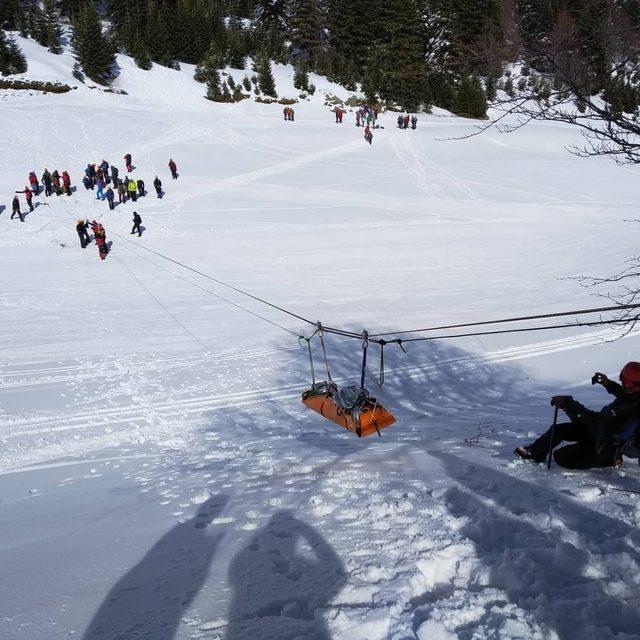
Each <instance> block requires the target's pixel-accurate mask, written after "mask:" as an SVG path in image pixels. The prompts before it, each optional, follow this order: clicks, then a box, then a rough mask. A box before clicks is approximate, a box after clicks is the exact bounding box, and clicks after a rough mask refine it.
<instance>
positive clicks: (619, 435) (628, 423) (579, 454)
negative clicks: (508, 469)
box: [514, 362, 640, 469]
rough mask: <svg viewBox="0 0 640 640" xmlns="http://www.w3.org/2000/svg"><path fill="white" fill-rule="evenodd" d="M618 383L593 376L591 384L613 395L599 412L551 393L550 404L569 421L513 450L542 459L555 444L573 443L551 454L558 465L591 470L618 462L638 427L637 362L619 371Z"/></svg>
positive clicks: (639, 383)
mask: <svg viewBox="0 0 640 640" xmlns="http://www.w3.org/2000/svg"><path fill="white" fill-rule="evenodd" d="M620 382H621V383H622V384H618V383H617V382H614V381H613V380H609V378H607V376H606V375H604V373H600V372H597V373H596V374H595V375H594V376H593V378H592V383H593V384H601V385H602V386H603V387H604V388H605V389H606V390H607V391H608V392H609V393H610V394H611V395H613V396H615V398H616V399H615V400H614V401H613V402H612V403H611V404H608V405H607V406H606V407H604V408H603V409H601V410H600V411H592V410H591V409H587V408H586V407H585V406H584V405H582V404H580V403H579V402H577V401H576V400H574V399H573V398H572V397H571V396H554V397H553V398H552V399H551V405H552V406H554V407H558V409H562V411H564V412H565V413H566V414H567V416H568V417H569V420H570V422H565V423H562V424H557V425H556V426H555V428H554V427H552V428H550V429H548V430H547V431H546V433H544V434H543V435H542V436H540V437H539V438H538V439H537V440H536V441H535V442H534V443H533V444H530V445H527V446H525V447H516V449H515V451H514V453H515V454H516V455H517V456H519V457H520V458H523V459H524V460H531V461H533V462H543V461H544V460H545V459H546V458H547V456H548V454H549V451H550V450H553V449H554V448H555V447H556V445H558V444H560V443H561V442H572V443H574V444H570V445H568V446H565V447H562V448H560V449H558V451H556V452H555V453H554V454H553V457H554V460H555V461H556V462H557V463H558V464H559V465H560V466H561V467H566V468H567V469H590V468H593V467H615V466H618V465H620V464H621V462H622V455H621V446H622V445H624V444H625V442H627V441H630V440H631V439H632V438H633V437H634V435H635V433H636V431H638V428H639V427H640V362H628V363H627V364H626V365H625V366H624V367H623V368H622V371H621V372H620ZM552 431H553V439H552V436H551V432H552Z"/></svg>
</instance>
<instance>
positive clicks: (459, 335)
mask: <svg viewBox="0 0 640 640" xmlns="http://www.w3.org/2000/svg"><path fill="white" fill-rule="evenodd" d="M628 322H630V321H629V320H621V319H617V320H597V321H595V322H574V323H567V324H553V325H547V326H544V327H523V328H521V329H501V330H498V331H476V332H472V333H456V334H454V335H446V336H426V337H424V338H407V339H406V340H402V342H403V343H404V342H428V341H430V340H446V339H447V338H469V337H472V336H495V335H500V334H505V333H527V332H529V331H547V330H549V329H567V328H569V327H599V326H602V325H607V324H627V323H628Z"/></svg>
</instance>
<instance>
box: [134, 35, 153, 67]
mask: <svg viewBox="0 0 640 640" xmlns="http://www.w3.org/2000/svg"><path fill="white" fill-rule="evenodd" d="M130 53H131V56H132V57H133V61H134V62H135V63H136V65H137V66H138V67H139V68H140V69H144V70H145V71H148V70H149V69H151V67H153V63H152V62H151V56H150V55H149V51H148V49H147V45H146V44H145V42H144V40H143V38H142V36H141V35H140V33H139V32H138V33H137V34H136V37H135V40H134V41H133V46H132V49H131V51H130Z"/></svg>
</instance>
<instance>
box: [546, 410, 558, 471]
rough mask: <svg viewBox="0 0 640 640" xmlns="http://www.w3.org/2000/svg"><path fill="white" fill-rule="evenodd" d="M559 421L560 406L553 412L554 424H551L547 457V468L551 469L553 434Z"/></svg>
mask: <svg viewBox="0 0 640 640" xmlns="http://www.w3.org/2000/svg"><path fill="white" fill-rule="evenodd" d="M557 423H558V407H556V408H555V411H554V412H553V424H552V425H551V440H550V441H549V457H548V458H547V469H551V454H552V453H553V436H554V432H555V430H556V424H557Z"/></svg>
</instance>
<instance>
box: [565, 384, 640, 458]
mask: <svg viewBox="0 0 640 640" xmlns="http://www.w3.org/2000/svg"><path fill="white" fill-rule="evenodd" d="M604 388H605V389H606V390H607V391H608V392H609V393H610V394H611V395H612V396H615V397H616V399H615V400H614V401H613V402H612V403H611V404H608V405H607V406H605V407H603V408H602V409H600V411H592V410H591V409H587V407H585V406H584V405H582V404H580V403H579V402H578V401H577V400H574V399H573V398H571V400H568V401H567V404H566V405H565V407H564V412H565V413H566V414H567V415H568V416H569V418H570V419H571V421H572V422H582V423H584V424H585V425H586V426H587V428H588V429H589V432H590V434H591V436H592V438H593V441H594V442H595V444H596V447H601V446H602V445H605V444H609V443H612V442H613V443H617V441H618V438H617V436H618V435H619V434H620V433H622V432H623V431H625V429H626V428H627V427H628V425H629V423H630V422H631V421H635V420H640V393H627V392H625V391H624V389H623V388H622V385H620V384H618V383H617V382H613V381H612V380H609V381H608V382H607V383H606V384H605V385H604Z"/></svg>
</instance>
